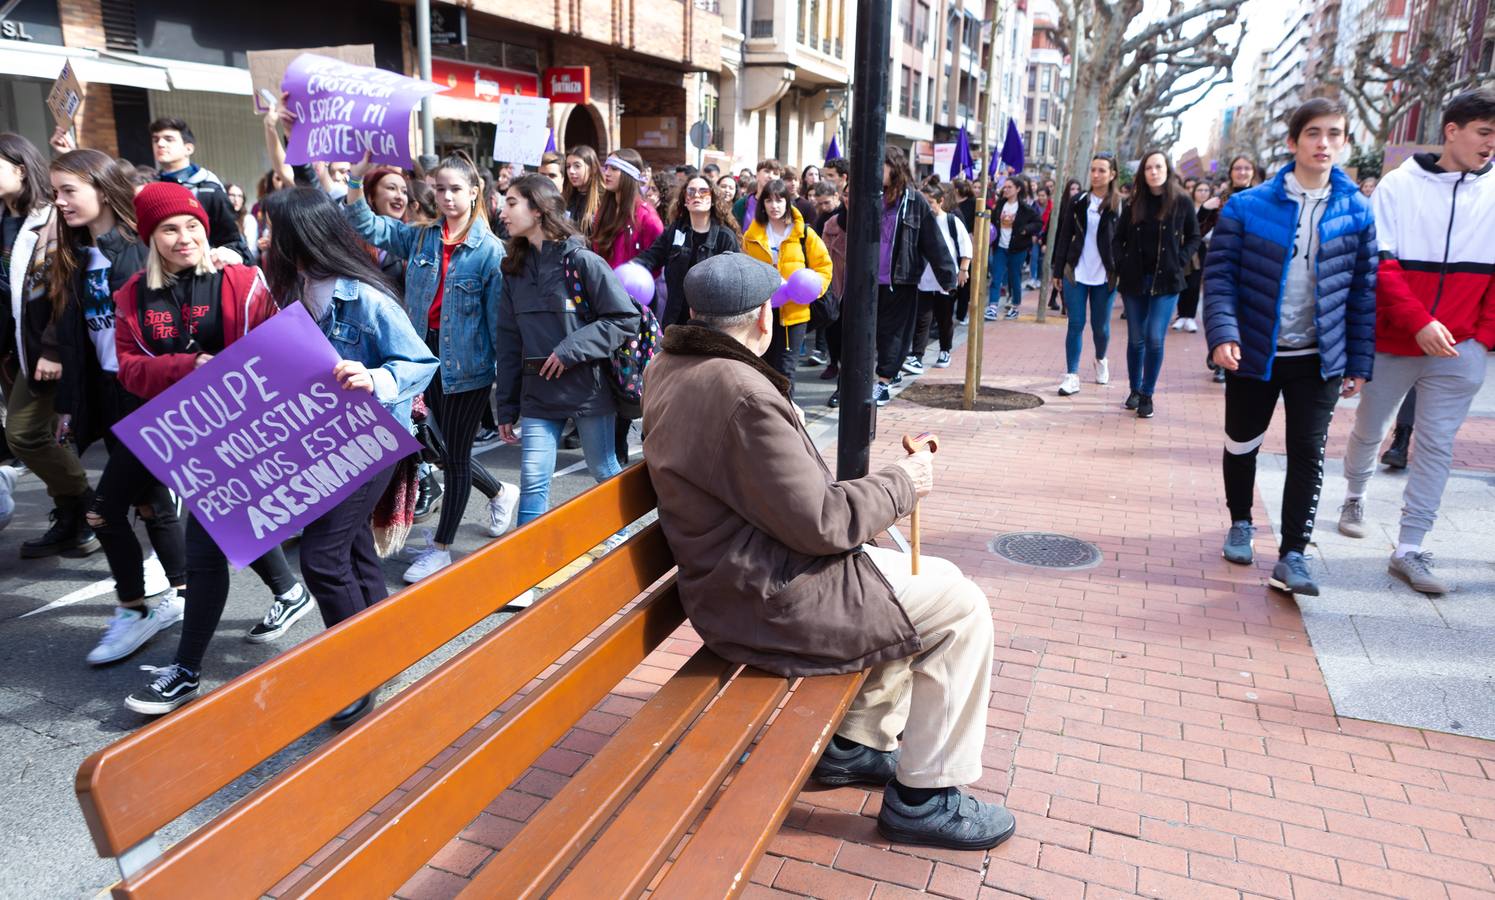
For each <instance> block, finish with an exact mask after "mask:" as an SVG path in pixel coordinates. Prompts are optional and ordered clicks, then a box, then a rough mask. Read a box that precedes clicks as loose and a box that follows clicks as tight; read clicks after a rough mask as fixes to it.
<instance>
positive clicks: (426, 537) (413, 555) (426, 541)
mask: <svg viewBox="0 0 1495 900" xmlns="http://www.w3.org/2000/svg"><path fill="white" fill-rule="evenodd" d="M435 537H436V529H434V528H422V529H421V530H420V541H419V542H416V541H412V540H411V539H410V538H408V537H407V538H405V546H403V547H401V548H400V552H399V553H398V554H397V556H398V558H399V559H400V560H401V561H403V562H415V561H416V560H417V559H419V558H420V555H421V554H422V553H425V552H426V551H427V550H429V549H431V541H432V540H433V539H435Z"/></svg>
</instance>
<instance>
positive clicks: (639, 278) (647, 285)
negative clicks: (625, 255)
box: [613, 262, 654, 304]
mask: <svg viewBox="0 0 1495 900" xmlns="http://www.w3.org/2000/svg"><path fill="white" fill-rule="evenodd" d="M613 271H614V272H615V273H617V276H618V282H619V283H620V284H622V285H623V290H625V291H627V292H628V296H630V297H632V298H633V299H635V300H637V301H638V302H639V303H640V304H646V303H648V302H649V301H650V300H651V299H653V298H654V276H653V275H650V274H649V270H648V269H646V268H644V267H643V266H641V265H639V264H638V263H631V262H627V263H623V264H622V265H621V266H618V267H617V268H616V269H613Z"/></svg>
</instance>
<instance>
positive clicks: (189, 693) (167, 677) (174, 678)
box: [125, 663, 198, 716]
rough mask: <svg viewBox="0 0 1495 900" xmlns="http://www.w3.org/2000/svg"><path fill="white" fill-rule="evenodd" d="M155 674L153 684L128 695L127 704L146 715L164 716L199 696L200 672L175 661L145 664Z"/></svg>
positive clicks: (144, 668) (144, 669)
mask: <svg viewBox="0 0 1495 900" xmlns="http://www.w3.org/2000/svg"><path fill="white" fill-rule="evenodd" d="M140 668H141V669H142V670H143V671H146V672H150V673H151V674H153V675H155V676H156V677H155V679H153V680H152V681H151V683H150V684H148V685H146V686H145V687H143V688H141V689H140V690H138V691H136V692H135V693H133V694H131V695H130V696H128V697H126V698H125V706H126V707H128V708H129V709H131V710H133V711H135V712H138V713H140V714H141V715H145V716H164V715H166V714H167V713H169V712H171V711H172V710H174V709H176V708H177V707H179V706H185V705H186V704H188V703H191V702H192V701H193V700H195V699H197V680H198V676H197V675H196V674H195V673H193V672H190V671H188V670H187V669H185V668H183V667H182V666H179V665H177V664H176V663H172V664H171V665H169V666H141V667H140Z"/></svg>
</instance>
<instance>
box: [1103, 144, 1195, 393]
mask: <svg viewBox="0 0 1495 900" xmlns="http://www.w3.org/2000/svg"><path fill="white" fill-rule="evenodd" d="M1138 171H1140V172H1141V174H1142V183H1141V184H1139V185H1138V186H1137V188H1136V190H1135V191H1134V192H1133V195H1132V198H1131V199H1130V200H1128V201H1127V203H1126V205H1125V206H1123V207H1122V210H1121V217H1120V227H1119V228H1117V229H1116V248H1115V254H1114V255H1115V259H1116V266H1117V270H1118V274H1119V275H1120V288H1121V302H1122V304H1123V305H1124V307H1125V309H1126V326H1127V347H1126V363H1127V379H1128V380H1129V381H1130V382H1131V394H1130V395H1129V396H1128V397H1127V401H1126V404H1125V405H1126V408H1127V409H1135V410H1136V411H1137V415H1138V417H1140V418H1143V419H1150V418H1152V415H1153V401H1152V397H1153V391H1154V390H1155V388H1156V387H1157V382H1158V374H1159V373H1160V372H1161V371H1162V368H1163V338H1164V337H1165V336H1166V335H1167V333H1168V323H1169V321H1171V320H1172V318H1173V310H1174V307H1175V306H1176V305H1177V304H1178V295H1179V294H1180V293H1181V292H1182V291H1183V289H1184V287H1185V286H1186V285H1187V283H1188V270H1189V265H1190V261H1191V260H1192V259H1193V258H1194V254H1195V253H1196V252H1197V251H1198V250H1199V220H1198V218H1197V217H1196V216H1195V215H1194V204H1193V202H1191V201H1190V200H1189V196H1188V195H1187V194H1185V193H1184V192H1183V189H1182V188H1181V187H1180V186H1179V184H1178V180H1177V179H1176V178H1175V177H1174V175H1173V164H1172V162H1170V161H1169V159H1168V154H1166V153H1163V152H1161V151H1157V150H1154V151H1152V152H1151V153H1148V154H1146V155H1145V156H1143V157H1142V167H1141V169H1139V170H1138Z"/></svg>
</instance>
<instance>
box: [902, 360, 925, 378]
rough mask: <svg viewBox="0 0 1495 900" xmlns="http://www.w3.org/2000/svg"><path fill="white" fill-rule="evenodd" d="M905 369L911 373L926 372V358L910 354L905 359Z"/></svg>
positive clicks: (919, 373) (921, 373) (920, 373)
mask: <svg viewBox="0 0 1495 900" xmlns="http://www.w3.org/2000/svg"><path fill="white" fill-rule="evenodd" d="M903 371H905V372H907V373H908V374H910V375H923V374H924V360H922V359H920V358H919V357H917V356H910V357H908V358H907V359H905V360H904V361H903Z"/></svg>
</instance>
